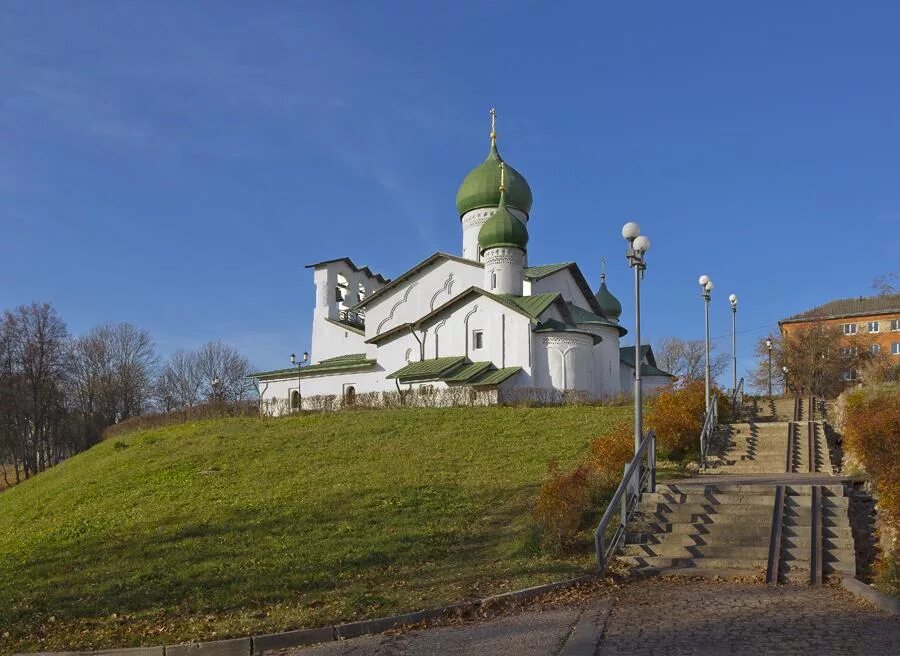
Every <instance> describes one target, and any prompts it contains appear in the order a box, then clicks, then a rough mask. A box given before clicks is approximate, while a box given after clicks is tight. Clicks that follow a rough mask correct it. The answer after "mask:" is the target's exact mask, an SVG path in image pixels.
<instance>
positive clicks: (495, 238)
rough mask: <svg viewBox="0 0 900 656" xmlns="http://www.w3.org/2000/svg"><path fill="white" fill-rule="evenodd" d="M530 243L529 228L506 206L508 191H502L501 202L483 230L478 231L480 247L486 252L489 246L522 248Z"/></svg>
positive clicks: (482, 227)
mask: <svg viewBox="0 0 900 656" xmlns="http://www.w3.org/2000/svg"><path fill="white" fill-rule="evenodd" d="M527 245H528V229H527V228H526V227H525V224H524V223H522V222H521V221H519V219H517V218H516V217H515V216H513V213H512V212H510V211H509V210H508V209H507V208H506V192H505V191H502V192H500V204H499V205H498V206H497V211H496V212H494V213H493V214H492V215H491V218H489V219H488V220H487V221H485V222H484V225H483V226H481V230H479V231H478V247H479V248H480V249H481V252H482V253H484V252H485V251H486V250H487V249H489V248H500V247H503V246H506V247H512V248H520V249H522V250H523V251H524V250H525V247H526V246H527Z"/></svg>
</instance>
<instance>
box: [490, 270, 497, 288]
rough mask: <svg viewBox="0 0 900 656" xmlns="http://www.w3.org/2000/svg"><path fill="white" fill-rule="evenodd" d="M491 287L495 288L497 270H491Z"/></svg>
mask: <svg viewBox="0 0 900 656" xmlns="http://www.w3.org/2000/svg"><path fill="white" fill-rule="evenodd" d="M491 289H497V272H496V271H491Z"/></svg>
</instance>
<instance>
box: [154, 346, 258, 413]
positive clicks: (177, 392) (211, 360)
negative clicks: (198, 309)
mask: <svg viewBox="0 0 900 656" xmlns="http://www.w3.org/2000/svg"><path fill="white" fill-rule="evenodd" d="M249 373H250V365H249V363H248V362H247V359H246V358H244V357H243V356H242V355H241V354H240V353H238V351H237V349H235V348H234V347H232V346H229V345H228V344H225V343H223V342H221V341H214V342H208V343H206V344H204V345H203V346H202V347H200V349H198V350H197V351H176V352H175V353H173V354H172V357H171V358H170V359H169V361H168V362H167V363H166V365H165V366H164V367H163V370H162V372H161V373H160V376H159V378H158V379H157V383H156V386H155V389H156V398H157V402H158V403H159V405H160V406H161V407H162V408H163V409H164V410H166V411H168V410H174V409H177V408H185V407H192V406H195V405H197V404H198V403H202V402H209V401H216V402H233V401H242V400H245V399H247V398H248V397H249V395H250V392H251V391H252V390H253V383H252V381H251V380H250V379H249V378H248V377H247V376H248V374H249Z"/></svg>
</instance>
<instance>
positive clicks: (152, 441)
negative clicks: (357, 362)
mask: <svg viewBox="0 0 900 656" xmlns="http://www.w3.org/2000/svg"><path fill="white" fill-rule="evenodd" d="M628 416H630V409H629V408H623V407H607V408H600V407H558V408H524V409H523V408H460V409H444V410H439V409H434V410H432V409H415V410H413V409H405V410H384V411H374V410H373V411H359V412H344V413H332V414H319V415H307V416H303V417H288V418H282V419H224V420H208V421H202V422H196V423H191V424H184V425H179V426H169V427H165V428H161V429H156V430H152V431H145V432H139V433H134V434H131V435H126V436H118V437H115V438H111V439H109V440H107V441H105V442H103V443H101V444H100V445H98V446H96V447H95V448H93V449H91V450H90V451H88V452H86V453H83V454H81V455H79V456H77V457H74V458H72V459H70V460H69V461H67V462H65V463H63V464H61V465H60V466H58V467H55V468H54V469H51V470H49V471H47V472H45V473H43V474H41V475H40V476H37V477H35V478H34V479H32V480H29V481H26V482H24V483H23V484H21V485H18V486H16V487H15V488H13V489H10V490H7V491H6V492H4V493H3V494H0V652H12V651H21V650H34V649H62V648H90V647H111V646H124V645H132V646H133V645H140V644H144V645H151V644H162V643H171V642H176V641H180V640H187V639H214V638H223V637H230V636H241V635H248V634H250V633H252V632H269V631H279V630H287V629H291V628H298V627H307V626H318V625H322V624H325V623H328V622H335V621H345V620H352V619H358V618H365V617H373V616H379V615H386V614H391V613H396V612H403V611H409V610H414V609H419V608H426V607H431V606H436V605H441V604H445V603H450V602H454V601H458V600H462V599H466V598H472V597H480V596H484V595H487V594H491V593H496V592H501V591H506V590H511V589H517V588H521V587H526V586H528V585H533V584H537V583H541V582H548V581H552V580H558V579H562V578H566V577H569V576H572V575H576V574H578V573H581V572H584V571H585V570H586V569H589V568H590V566H591V558H590V552H589V551H588V550H586V551H585V552H584V553H582V554H576V555H574V556H571V557H568V558H556V559H554V558H550V557H548V556H545V555H543V554H541V553H540V552H539V551H538V549H537V548H536V546H535V545H536V540H535V536H534V532H533V528H532V524H531V520H530V503H531V502H532V499H533V498H534V494H535V492H536V489H537V485H538V484H539V482H540V480H541V478H542V476H543V474H544V472H545V471H546V466H547V462H548V461H549V460H550V459H552V458H555V459H557V460H558V461H559V462H560V463H561V464H562V465H563V466H568V465H570V464H572V463H574V462H575V461H576V460H577V459H578V458H579V457H580V456H581V455H582V454H583V453H584V451H585V446H586V444H587V442H588V440H589V439H590V438H591V437H593V436H597V435H599V434H602V433H603V432H604V429H605V428H606V427H608V426H609V425H610V424H611V423H613V422H616V421H618V420H620V419H625V418H627V417H628ZM4 632H8V633H9V636H8V637H4Z"/></svg>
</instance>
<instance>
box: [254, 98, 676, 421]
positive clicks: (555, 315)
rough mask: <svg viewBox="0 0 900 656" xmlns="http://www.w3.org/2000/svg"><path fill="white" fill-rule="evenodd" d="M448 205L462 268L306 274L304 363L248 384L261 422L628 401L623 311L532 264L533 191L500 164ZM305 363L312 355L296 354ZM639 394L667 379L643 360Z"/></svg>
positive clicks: (330, 268)
mask: <svg viewBox="0 0 900 656" xmlns="http://www.w3.org/2000/svg"><path fill="white" fill-rule="evenodd" d="M491 114H492V121H491V123H492V125H491V135H490V136H491V144H490V152H489V154H488V157H487V159H486V160H485V161H484V162H482V163H481V164H480V165H478V166H477V167H475V168H474V169H473V170H472V171H471V172H470V173H469V174H468V175H467V176H466V177H465V179H464V180H463V182H462V185H461V186H460V187H459V191H458V192H457V194H456V209H457V211H458V213H459V217H460V223H461V226H462V255H461V256H460V255H450V254H448V253H435V254H433V255H431V256H429V257H427V258H425V259H424V260H422V261H421V262H419V263H418V264H416V265H415V266H413V267H412V268H411V269H409V270H408V271H406V272H405V273H403V274H402V275H400V276H398V277H396V278H394V279H393V280H388V279H386V278H384V277H383V276H381V275H380V274H378V273H375V272H373V271H371V270H370V269H369V268H368V267H360V266H357V265H356V264H355V263H354V262H353V261H352V260H351V259H350V258H347V257H343V258H339V259H333V260H325V261H322V262H317V263H315V264H310V265H308V266H307V268H309V269H312V271H313V279H314V283H315V288H316V305H315V309H314V311H313V325H312V348H311V351H312V358H311V359H309V361H308V362H306V360H307V358H306V357H304V358H302V359H301V360H300V361H298V362H297V363H296V365H295V366H292V367H289V368H286V369H279V370H276V371H265V372H258V373H255V374H253V375H252V377H253V378H254V379H255V381H256V383H257V386H258V390H259V393H260V399H261V403H262V405H263V408H264V409H265V411H266V412H268V413H270V414H282V413H284V412H290V411H296V410H297V409H298V408H302V409H333V408H337V407H340V406H342V405H348V404H351V405H352V404H354V403H362V402H365V403H367V404H372V405H379V404H381V403H380V402H384V403H396V402H397V401H398V400H399V402H400V403H403V404H409V405H421V404H437V405H453V404H470V403H477V404H487V403H500V402H504V401H507V402H509V401H516V400H541V401H545V402H554V401H560V400H562V399H565V398H571V397H572V396H573V395H574V396H577V397H579V398H585V399H602V398H609V397H613V396H617V395H622V394H624V395H629V394H631V392H632V388H633V380H634V367H635V353H634V347H633V346H632V347H620V345H619V340H620V339H621V338H622V337H623V336H624V335H625V334H626V333H627V331H626V330H625V328H623V327H622V326H621V325H620V324H619V318H620V315H621V313H622V305H621V304H620V303H619V301H618V300H617V299H616V298H615V296H613V295H612V293H610V291H609V289H608V288H607V286H606V281H605V277H606V276H605V274H604V275H603V276H601V283H600V287H599V289H598V291H597V292H596V293H594V292H593V291H592V290H591V287H590V286H589V285H588V282H587V280H585V277H584V275H583V274H582V273H581V270H580V269H579V268H578V265H577V264H575V263H574V262H565V263H560V264H542V265H533V264H531V263H530V262H529V258H528V222H529V220H530V213H531V204H532V195H531V188H530V187H529V185H528V183H527V182H526V181H525V178H524V177H523V176H522V174H521V173H519V172H518V171H516V170H515V169H514V168H513V167H511V166H510V165H508V164H506V163H504V161H503V159H502V158H501V157H500V153H499V152H498V150H497V135H496V131H495V129H494V121H493V111H492V112H491ZM304 356H306V354H304ZM640 363H641V364H640V366H641V375H642V377H643V389H644V390H645V391H647V392H652V391H653V390H654V389H656V388H659V387H661V386H663V385H666V384H668V383H670V382H671V380H672V378H673V376H672V375H671V374H668V373H666V372H664V371H661V370H659V369H658V368H657V367H656V362H655V360H654V357H653V352H652V350H651V349H650V348H649V347H646V346H645V347H643V348H642V349H641V357H640Z"/></svg>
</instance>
